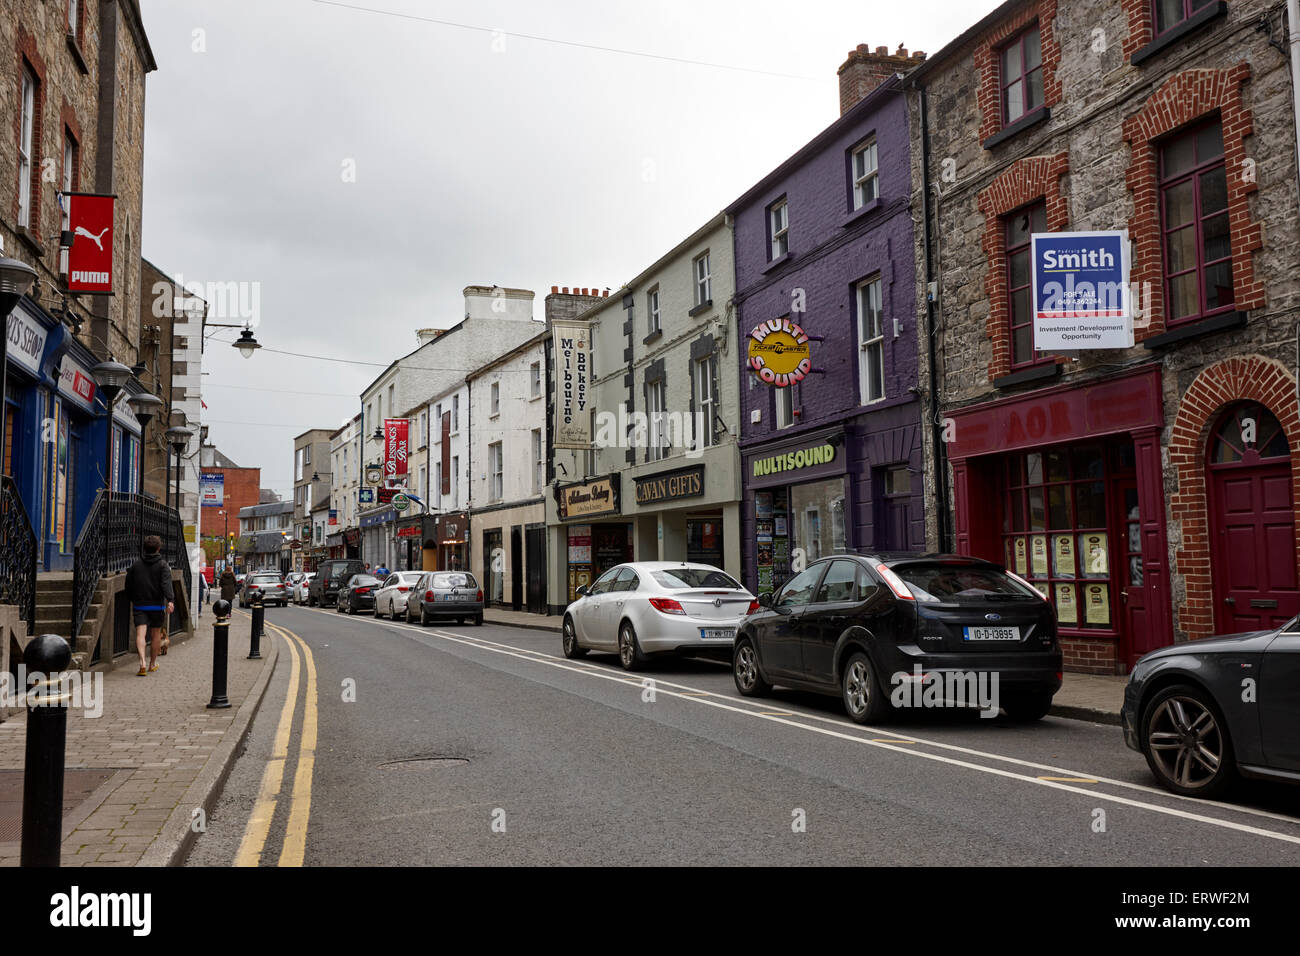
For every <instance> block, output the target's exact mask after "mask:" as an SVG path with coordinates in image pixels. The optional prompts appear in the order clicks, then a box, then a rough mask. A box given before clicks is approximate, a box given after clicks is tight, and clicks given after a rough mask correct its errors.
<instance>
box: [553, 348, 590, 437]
mask: <svg viewBox="0 0 1300 956" xmlns="http://www.w3.org/2000/svg"><path fill="white" fill-rule="evenodd" d="M552 329H553V332H554V335H555V343H554V348H555V441H554V442H553V445H554V446H555V447H556V448H590V447H591V409H590V407H589V406H588V404H587V389H588V386H589V385H590V384H591V382H590V379H591V330H590V329H589V328H588V327H587V324H586V323H585V322H583V323H574V322H569V323H565V324H563V325H561V324H556V325H554V326H552Z"/></svg>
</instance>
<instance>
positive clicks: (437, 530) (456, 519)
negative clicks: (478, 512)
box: [434, 511, 469, 544]
mask: <svg viewBox="0 0 1300 956" xmlns="http://www.w3.org/2000/svg"><path fill="white" fill-rule="evenodd" d="M468 530H469V516H468V515H466V514H465V513H464V512H463V511H462V512H460V513H458V514H454V515H443V516H442V517H441V518H439V519H438V523H437V525H436V526H435V527H434V535H435V536H436V537H437V540H438V541H439V542H440V543H442V544H462V543H463V542H464V540H465V533H466V532H467V531H468Z"/></svg>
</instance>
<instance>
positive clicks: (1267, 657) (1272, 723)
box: [1256, 618, 1300, 771]
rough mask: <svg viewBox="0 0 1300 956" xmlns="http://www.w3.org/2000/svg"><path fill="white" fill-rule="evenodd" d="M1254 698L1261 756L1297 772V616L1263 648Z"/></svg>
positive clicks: (1272, 764)
mask: <svg viewBox="0 0 1300 956" xmlns="http://www.w3.org/2000/svg"><path fill="white" fill-rule="evenodd" d="M1256 700H1258V701H1259V722H1260V733H1261V736H1262V737H1263V741H1262V742H1263V745H1264V759H1265V760H1266V761H1268V765H1269V766H1270V767H1273V768H1276V769H1278V770H1293V771H1300V618H1297V619H1295V620H1293V621H1291V623H1290V624H1287V625H1285V626H1284V627H1283V628H1282V630H1281V631H1280V632H1279V633H1278V635H1277V637H1275V638H1273V640H1272V641H1271V642H1270V643H1269V645H1268V647H1266V648H1264V653H1263V655H1262V663H1261V664H1260V674H1259V692H1258V696H1257V697H1256Z"/></svg>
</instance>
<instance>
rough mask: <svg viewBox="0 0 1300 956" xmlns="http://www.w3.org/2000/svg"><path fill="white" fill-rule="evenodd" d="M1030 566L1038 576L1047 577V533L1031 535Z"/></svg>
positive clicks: (1034, 574)
mask: <svg viewBox="0 0 1300 956" xmlns="http://www.w3.org/2000/svg"><path fill="white" fill-rule="evenodd" d="M1029 553H1030V562H1029V567H1030V570H1031V571H1032V572H1033V576H1034V577H1036V578H1045V577H1047V535H1044V534H1034V535H1030V536H1029Z"/></svg>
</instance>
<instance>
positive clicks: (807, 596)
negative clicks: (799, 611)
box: [772, 564, 825, 607]
mask: <svg viewBox="0 0 1300 956" xmlns="http://www.w3.org/2000/svg"><path fill="white" fill-rule="evenodd" d="M824 567H825V565H821V564H818V565H814V566H813V567H811V568H808V569H806V570H804V571H800V572H799V573H798V574H796V575H795V576H794V577H792V578H791V579H790V580H789V581H787V582H786V583H785V584H784V585H783V586H782V587H781V590H780V592H779V593H778V594H777V596H776V598H775V599H774V600H773V601H772V605H773V606H774V607H803V606H804V605H805V604H808V603H809V602H810V601H812V597H813V588H815V587H816V586H817V579H818V578H819V577H821V573H822V568H824Z"/></svg>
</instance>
